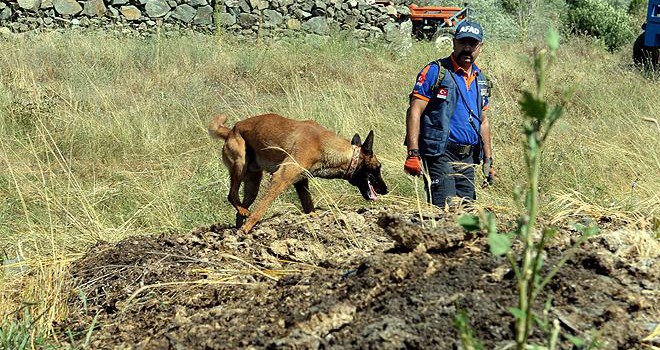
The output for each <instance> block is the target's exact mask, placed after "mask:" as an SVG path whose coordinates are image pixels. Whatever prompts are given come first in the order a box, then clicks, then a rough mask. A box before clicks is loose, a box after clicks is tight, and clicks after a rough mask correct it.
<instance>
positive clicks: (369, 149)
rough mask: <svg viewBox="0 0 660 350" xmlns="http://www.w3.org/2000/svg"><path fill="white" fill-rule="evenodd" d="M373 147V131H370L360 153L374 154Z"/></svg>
mask: <svg viewBox="0 0 660 350" xmlns="http://www.w3.org/2000/svg"><path fill="white" fill-rule="evenodd" d="M373 146H374V131H373V130H371V131H369V135H367V138H366V139H365V140H364V144H363V145H362V152H364V153H365V154H374V151H373Z"/></svg>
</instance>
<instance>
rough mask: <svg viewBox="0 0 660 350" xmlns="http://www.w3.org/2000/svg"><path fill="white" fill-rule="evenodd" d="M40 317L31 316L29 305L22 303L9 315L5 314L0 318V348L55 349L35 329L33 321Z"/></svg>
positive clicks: (21, 349) (18, 349)
mask: <svg viewBox="0 0 660 350" xmlns="http://www.w3.org/2000/svg"><path fill="white" fill-rule="evenodd" d="M40 317H41V316H39V317H37V318H36V319H33V318H32V314H31V313H30V307H29V305H23V306H22V307H21V308H20V309H19V310H18V311H16V312H15V313H13V314H11V315H5V316H4V317H3V318H2V319H1V320H0V349H12V350H23V349H35V348H38V349H55V346H53V345H51V344H48V343H47V341H46V338H45V336H44V335H43V334H42V333H40V332H38V331H37V330H36V329H35V322H36V321H37V320H38V319H39V318H40Z"/></svg>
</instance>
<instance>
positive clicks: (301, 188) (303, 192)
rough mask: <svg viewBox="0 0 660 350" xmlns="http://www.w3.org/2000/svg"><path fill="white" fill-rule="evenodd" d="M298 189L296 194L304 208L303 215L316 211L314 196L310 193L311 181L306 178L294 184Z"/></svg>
mask: <svg viewBox="0 0 660 350" xmlns="http://www.w3.org/2000/svg"><path fill="white" fill-rule="evenodd" d="M294 186H295V187H296V193H298V198H300V204H301V205H302V208H303V213H305V214H309V213H311V212H313V211H314V202H313V201H312V195H311V194H310V193H309V179H308V178H306V177H304V178H302V179H301V180H300V181H298V182H296V183H295V184H294Z"/></svg>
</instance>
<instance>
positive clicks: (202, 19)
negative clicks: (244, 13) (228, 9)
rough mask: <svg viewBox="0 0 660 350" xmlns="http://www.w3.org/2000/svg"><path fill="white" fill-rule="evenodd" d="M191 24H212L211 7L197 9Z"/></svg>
mask: <svg viewBox="0 0 660 350" xmlns="http://www.w3.org/2000/svg"><path fill="white" fill-rule="evenodd" d="M193 23H194V24H199V25H209V24H213V7H211V5H206V6H202V7H198V8H197V14H196V15H195V18H194V19H193ZM234 23H236V18H235V17H234Z"/></svg>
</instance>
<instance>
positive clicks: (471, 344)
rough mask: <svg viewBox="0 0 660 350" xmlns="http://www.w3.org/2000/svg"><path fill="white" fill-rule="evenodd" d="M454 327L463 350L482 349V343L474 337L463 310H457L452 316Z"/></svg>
mask: <svg viewBox="0 0 660 350" xmlns="http://www.w3.org/2000/svg"><path fill="white" fill-rule="evenodd" d="M454 327H456V329H458V334H459V335H460V337H461V344H463V348H464V349H465V350H482V349H483V348H484V347H483V345H482V344H481V343H480V342H479V341H477V340H476V339H475V338H474V329H472V327H471V326H470V320H469V318H468V315H467V313H466V312H465V310H461V311H459V312H458V313H457V314H456V316H454Z"/></svg>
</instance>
